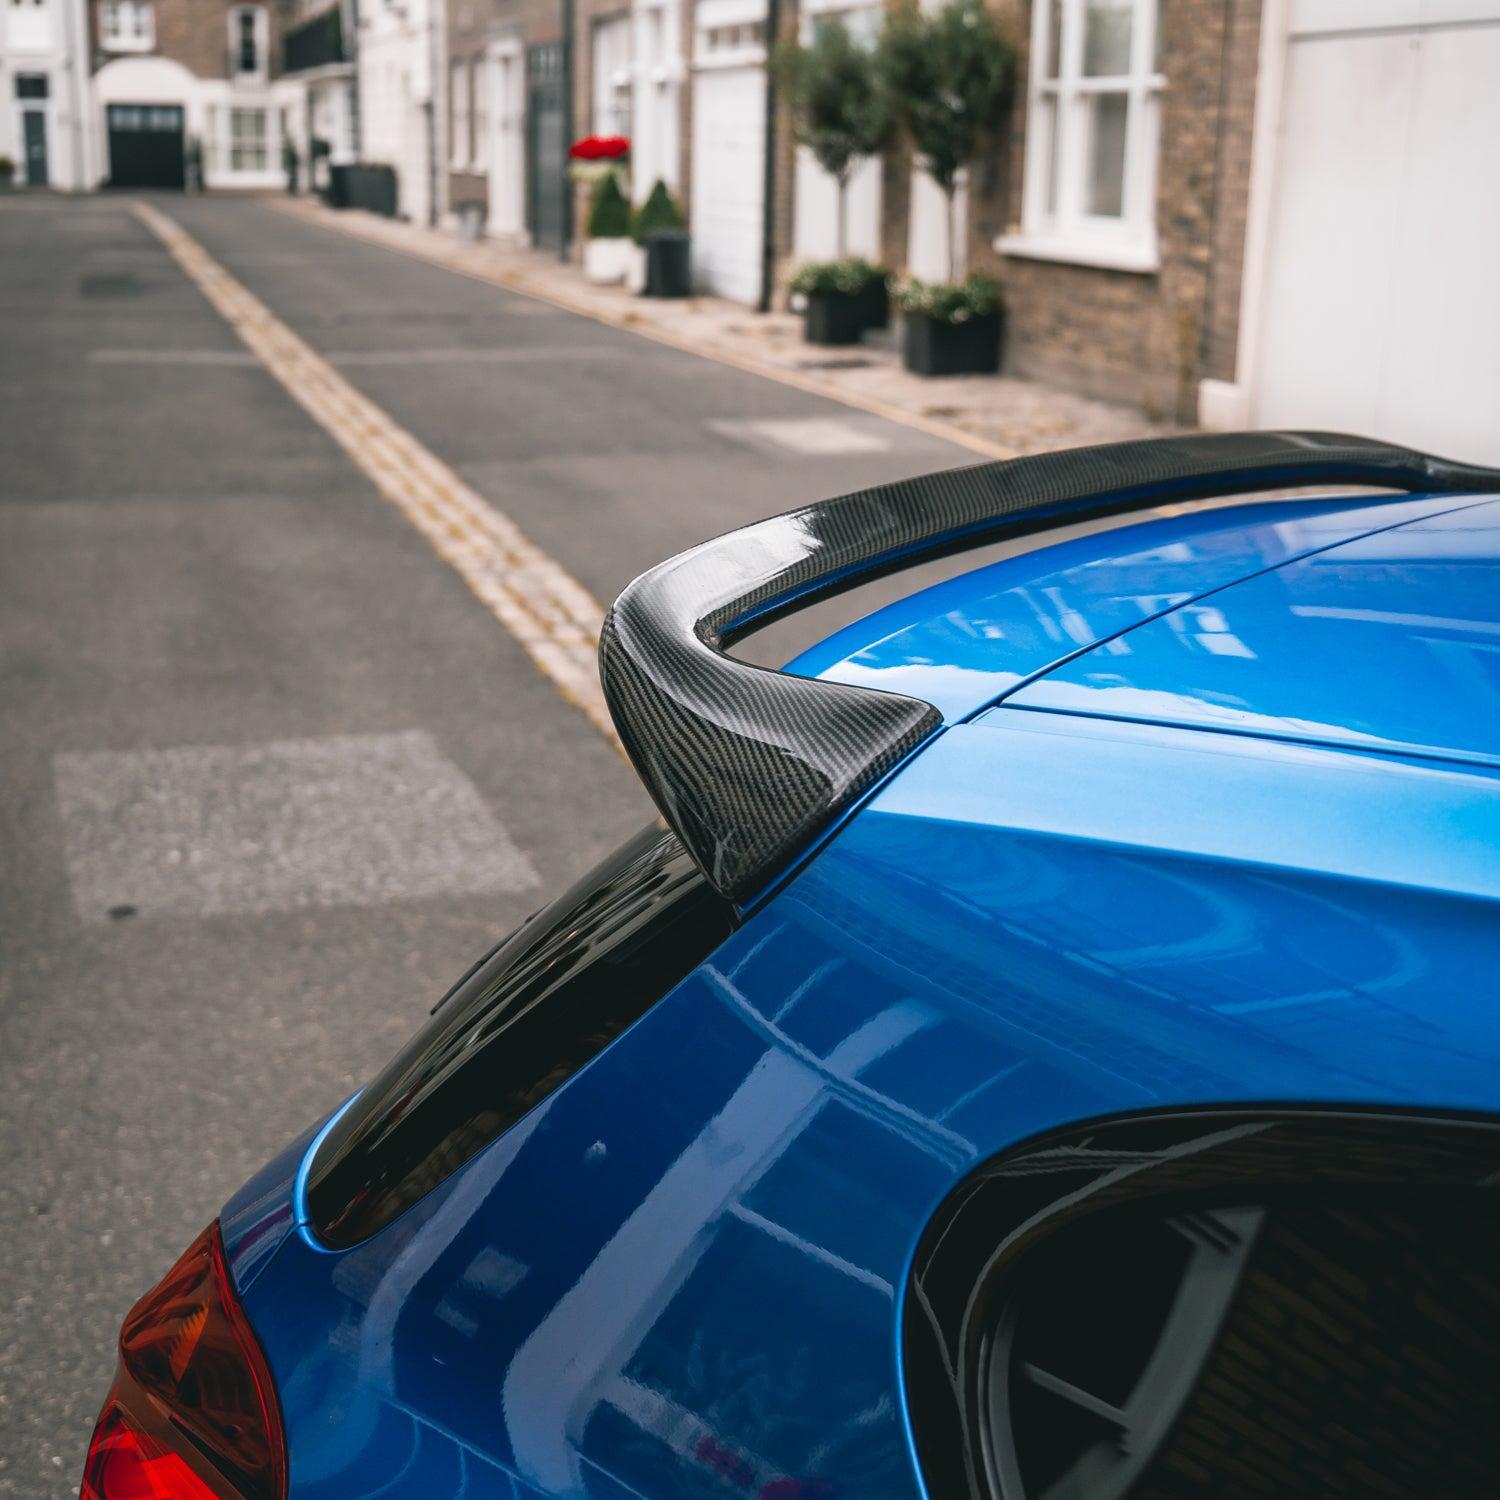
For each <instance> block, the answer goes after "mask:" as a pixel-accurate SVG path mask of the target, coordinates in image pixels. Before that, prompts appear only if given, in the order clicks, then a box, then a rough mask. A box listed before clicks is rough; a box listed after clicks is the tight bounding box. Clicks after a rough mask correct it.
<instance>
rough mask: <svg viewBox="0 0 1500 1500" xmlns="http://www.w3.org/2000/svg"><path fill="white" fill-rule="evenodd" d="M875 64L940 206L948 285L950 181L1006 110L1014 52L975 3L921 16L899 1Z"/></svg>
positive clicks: (951, 3)
mask: <svg viewBox="0 0 1500 1500" xmlns="http://www.w3.org/2000/svg"><path fill="white" fill-rule="evenodd" d="M878 57H879V65H880V71H881V75H882V77H883V78H884V79H885V86H886V90H887V92H888V95H889V97H890V100H891V106H892V108H893V109H894V111H895V114H896V118H897V119H898V120H899V121H900V122H901V124H902V126H904V127H905V129H906V132H907V134H908V135H909V136H910V137H911V143H912V145H913V146H914V147H915V148H916V153H917V158H918V161H919V162H920V163H921V166H922V170H923V171H925V172H926V173H927V175H928V176H929V177H931V178H932V180H933V181H934V182H935V183H937V185H938V187H939V188H941V189H942V192H943V197H944V198H945V199H946V200H947V203H948V213H947V220H948V280H949V281H950V282H951V281H953V280H954V279H955V277H956V276H957V274H958V273H957V264H958V232H957V223H956V219H957V212H956V209H955V203H956V199H957V192H958V176H959V173H960V172H962V171H963V169H964V168H965V167H967V166H968V165H969V163H970V162H971V161H973V160H974V157H975V156H976V155H977V154H978V152H979V146H980V141H981V139H982V137H983V135H984V133H985V132H986V131H989V130H993V129H994V128H995V126H996V125H997V124H998V123H999V119H1000V116H1001V115H1002V113H1003V112H1004V111H1005V109H1006V108H1007V107H1008V106H1009V104H1010V99H1011V93H1012V90H1013V88H1014V84H1015V71H1016V48H1015V44H1014V42H1013V41H1012V40H1011V38H1010V34H1009V32H1008V31H1007V30H1003V29H1002V28H1001V27H1000V25H999V24H997V22H996V20H995V18H994V17H993V16H992V15H991V14H990V13H989V11H987V10H986V9H985V8H984V6H983V5H982V4H981V3H980V0H948V3H947V4H946V5H944V6H943V7H942V9H941V10H937V11H925V10H922V9H920V8H919V7H918V5H917V4H916V0H901V4H900V6H899V7H898V8H897V9H896V10H895V11H894V12H893V13H892V15H891V17H890V19H889V20H888V21H887V22H886V25H885V30H884V31H883V32H882V33H881V38H880V49H879V54H878Z"/></svg>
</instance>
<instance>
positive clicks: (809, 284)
mask: <svg viewBox="0 0 1500 1500" xmlns="http://www.w3.org/2000/svg"><path fill="white" fill-rule="evenodd" d="M887 287H888V281H887V277H886V273H885V272H884V271H883V270H882V269H881V268H880V267H879V266H874V265H871V264H870V262H869V261H867V260H861V259H860V258H859V257H858V256H845V257H843V258H842V259H840V260H817V261H810V262H808V264H807V265H805V266H799V267H798V268H797V271H796V273H795V274H794V275H793V276H792V279H791V280H790V281H789V282H788V283H787V290H788V291H790V292H791V293H792V294H793V295H794V296H799V297H801V298H802V299H803V301H804V303H805V316H804V319H803V324H802V332H803V337H804V338H806V340H807V342H808V343H809V344H857V343H858V342H859V341H860V339H861V338H862V337H863V335H864V332H865V329H867V328H883V327H885V323H886V320H887V318H888V317H889V316H890V303H889V300H888V295H887ZM876 293H878V300H877V297H876V295H875V294H876Z"/></svg>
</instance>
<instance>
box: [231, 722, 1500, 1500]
mask: <svg viewBox="0 0 1500 1500" xmlns="http://www.w3.org/2000/svg"><path fill="white" fill-rule="evenodd" d="M1038 720H1051V721H1052V722H1051V723H1048V724H1038V723H1037V721H1038ZM1060 737H1066V748H1065V751H1064V749H1063V748H1062V745H1061V741H1060ZM1205 739H1207V740H1209V741H1212V742H1214V743H1212V744H1210V745H1208V746H1207V747H1205V746H1204V744H1203V741H1204V740H1205ZM1350 761H1351V757H1350V756H1349V755H1348V754H1347V753H1342V754H1340V753H1335V752H1331V751H1319V750H1315V749H1312V748H1308V747H1302V746H1291V745H1270V746H1268V745H1263V744H1258V743H1257V744H1254V745H1251V744H1248V743H1246V742H1242V741H1240V742H1236V741H1233V740H1232V739H1229V738H1227V737H1219V736H1203V735H1201V734H1193V733H1191V732H1188V731H1171V730H1152V729H1151V728H1150V727H1149V726H1147V727H1145V728H1142V727H1140V726H1131V725H1116V724H1108V723H1103V724H1101V723H1098V722H1093V723H1086V722H1082V721H1080V722H1073V721H1070V720H1068V719H1067V718H1066V717H1064V716H1053V715H1036V714H1026V713H1019V712H1016V711H1014V710H1007V709H1004V708H1001V709H998V710H994V711H993V712H992V713H991V714H989V715H987V716H986V718H985V719H984V720H983V721H981V722H980V723H977V724H975V725H973V726H969V727H960V728H956V729H953V730H950V731H949V733H947V734H946V735H944V736H943V738H942V739H941V740H940V741H938V742H937V743H935V744H934V745H933V747H932V748H931V749H930V750H929V751H928V752H927V753H926V754H924V755H923V756H921V757H919V758H918V759H917V760H916V761H914V762H913V764H912V765H911V766H910V767H909V768H908V769H907V771H906V772H905V773H904V774H903V776H902V777H900V778H898V779H897V780H896V781H894V782H893V783H891V784H890V786H889V787H887V788H886V789H885V790H884V791H883V792H882V793H881V794H880V795H879V796H878V797H877V798H876V799H875V800H874V802H872V803H871V804H870V806H869V807H868V808H866V809H865V810H864V811H863V812H862V813H861V814H860V815H859V816H857V817H856V818H855V819H854V820H853V821H852V822H851V823H850V824H849V825H848V826H847V827H846V828H845V829H844V830H843V832H842V833H841V834H840V836H839V837H838V838H837V839H836V840H834V841H833V843H831V844H830V845H829V846H828V848H827V849H826V850H825V851H824V853H823V854H822V855H821V856H820V858H819V859H818V860H817V861H816V862H815V863H813V864H812V865H811V866H809V867H808V868H807V869H806V870H805V871H804V872H803V874H802V875H801V876H800V877H799V878H798V879H796V880H795V881H793V882H792V883H791V884H790V885H789V886H788V887H787V888H786V889H785V890H784V891H783V892H782V893H781V894H780V895H779V896H777V897H776V898H774V900H773V901H772V902H771V904H770V905H769V906H768V907H767V909H766V910H764V911H763V912H762V913H760V915H759V916H758V917H757V918H756V920H755V921H754V922H753V923H750V924H748V925H747V926H746V927H744V928H743V929H741V930H740V931H738V932H737V933H735V934H734V935H733V936H731V937H730V938H729V939H728V940H727V941H726V942H725V943H724V944H723V945H722V946H721V947H720V948H719V949H718V950H717V951H716V952H715V953H714V954H713V955H712V956H711V957H710V958H709V959H708V960H707V961H706V962H705V963H703V964H701V965H700V966H699V968H698V969H697V970H696V971H695V972H694V973H693V974H691V975H690V976H689V977H688V978H687V979H686V980H684V981H683V982H682V983H681V984H679V985H678V986H677V988H676V989H675V990H674V991H673V993H672V994H671V995H670V996H669V997H668V998H667V999H666V1000H665V1001H663V1002H662V1004H660V1005H659V1006H657V1007H656V1008H655V1009H654V1010H652V1011H650V1012H649V1013H648V1014H647V1015H646V1016H645V1017H644V1018H643V1019H642V1020H641V1021H639V1022H638V1023H637V1024H636V1025H635V1026H634V1027H633V1028H632V1029H630V1030H629V1031H627V1032H626V1033H625V1034H624V1035H623V1036H621V1037H620V1038H619V1039H618V1040H617V1041H616V1042H615V1043H614V1045H613V1046H612V1047H611V1048H610V1049H609V1050H608V1052H606V1053H605V1054H604V1055H603V1056H602V1057H601V1058H599V1059H597V1060H596V1061H595V1062H594V1063H593V1064H591V1065H589V1066H588V1067H585V1068H584V1069H583V1070H582V1071H581V1072H579V1073H578V1074H577V1075H576V1076H574V1077H573V1078H572V1079H571V1080H570V1081H569V1082H568V1083H567V1084H566V1085H565V1086H564V1087H563V1088H561V1089H560V1090H559V1091H558V1092H557V1093H556V1094H554V1095H553V1096H552V1097H551V1098H549V1099H548V1100H547V1101H546V1102H545V1103H544V1104H543V1105H542V1106H541V1107H540V1108H539V1109H537V1110H534V1111H533V1112H532V1113H531V1114H530V1115H528V1116H527V1117H526V1118H525V1119H524V1120H523V1121H522V1122H521V1123H520V1124H519V1125H518V1126H517V1127H515V1128H514V1129H512V1130H511V1131H509V1132H508V1133H507V1134H505V1135H504V1136H502V1137H501V1138H500V1139H499V1140H498V1141H496V1142H495V1143H494V1144H493V1145H492V1146H490V1147H489V1148H488V1149H487V1150H485V1151H484V1152H482V1153H481V1154H480V1155H479V1156H478V1157H476V1158H475V1159H474V1160H473V1161H471V1162H470V1163H469V1164H468V1166H467V1167H465V1168H464V1169H463V1170H462V1171H460V1172H458V1173H457V1174H456V1175H455V1176H453V1177H452V1178H450V1179H449V1180H448V1181H447V1182H445V1183H444V1184H443V1185H442V1186H441V1187H439V1188H438V1189H437V1190H436V1191H435V1192H433V1193H432V1194H430V1195H429V1196H428V1197H427V1198H425V1199H423V1200H422V1201H421V1202H420V1203H418V1204H417V1205H416V1207H415V1208H413V1209H412V1210H410V1211H409V1212H408V1213H407V1214H406V1215H405V1216H403V1217H402V1218H400V1219H398V1220H397V1221H396V1222H395V1223H394V1224H392V1225H391V1226H390V1227H389V1228H388V1229H386V1230H384V1231H383V1232H381V1233H380V1234H378V1235H376V1236H375V1237H374V1238H373V1239H371V1240H368V1241H366V1242H365V1243H363V1244H361V1245H358V1246H356V1247H354V1248H353V1249H350V1250H348V1251H345V1252H343V1253H341V1254H336V1255H331V1254H328V1253H326V1252H321V1251H319V1250H317V1249H315V1248H313V1247H311V1246H310V1245H308V1244H307V1243H305V1242H304V1241H303V1240H302V1239H301V1238H298V1237H293V1238H292V1239H290V1240H289V1241H288V1242H287V1243H286V1244H285V1246H284V1247H283V1249H282V1250H281V1252H280V1254H279V1257H278V1261H277V1267H276V1269H277V1275H276V1277H275V1281H276V1288H275V1295H274V1296H272V1295H270V1294H269V1293H265V1294H264V1295H262V1293H263V1291H264V1288H265V1285H266V1283H265V1280H264V1279H262V1280H261V1281H259V1282H257V1283H256V1284H254V1285H253V1286H252V1287H251V1289H250V1293H249V1296H248V1305H249V1307H250V1310H251V1313H252V1315H253V1317H254V1319H255V1321H256V1325H257V1328H258V1329H259V1330H260V1332H261V1334H262V1338H263V1340H264V1342H265V1346H266V1349H267V1353H268V1356H269V1358H270V1360H271V1362H272V1365H273V1369H274V1370H275V1372H276V1375H277V1379H278V1382H279V1384H280V1387H281V1391H282V1399H283V1405H284V1408H285V1410H286V1413H287V1418H288V1425H289V1427H290V1428H291V1429H292V1430H294V1431H296V1432H297V1434H298V1441H297V1443H296V1444H295V1445H294V1447H293V1451H292V1478H293V1491H292V1493H293V1496H294V1497H295V1500H325V1497H327V1500H332V1497H334V1496H339V1497H347V1500H358V1497H364V1496H374V1495H377V1494H378V1495H381V1496H412V1497H415V1496H418V1495H422V1496H429V1497H433V1496H436V1497H444V1496H450V1495H452V1496H457V1495H464V1496H485V1497H488V1496H492V1495H493V1496H510V1495H514V1496H533V1495H537V1496H562V1495H586V1496H590V1497H616V1496H625V1495H635V1496H650V1497H651V1500H667V1497H683V1500H689V1497H692V1500H699V1497H702V1500H711V1497H724V1496H731V1495H753V1496H759V1497H761V1500H767V1497H769V1500H791V1497H804V1500H810V1497H814V1496H816V1497H818V1500H834V1497H848V1500H854V1497H861V1500H866V1497H873V1500H881V1497H904V1500H906V1497H915V1496H917V1495H918V1494H919V1493H920V1491H919V1487H918V1479H917V1477H916V1471H915V1467H914V1464H913V1460H912V1455H911V1452H910V1449H909V1447H908V1444H907V1441H906V1436H905V1432H904V1429H903V1425H902V1409H901V1401H902V1396H901V1390H900V1386H899V1382H898V1379H897V1373H896V1372H897V1365H896V1350H895V1339H894V1329H895V1328H896V1326H897V1307H898V1298H899V1295H900V1288H901V1287H902V1286H903V1284H904V1279H905V1276H906V1273H907V1268H908V1265H909V1261H910V1256H911V1254H912V1249H913V1246H914V1244H915V1242H916V1239H917V1237H918V1236H919V1234H920V1232H921V1230H922V1228H923V1226H924V1225H925V1223H926V1222H927V1220H928V1218H929V1216H930V1215H931V1213H932V1212H933V1210H934V1208H935V1207H936V1205H937V1204H938V1203H939V1202H940V1201H941V1200H942V1198H943V1196H944V1195H945V1193H946V1192H947V1191H948V1189H949V1188H950V1187H951V1185H952V1183H953V1182H954V1181H956V1180H957V1179H958V1178H959V1177H961V1176H962V1175H963V1174H964V1173H965V1172H966V1171H967V1170H968V1169H969V1167H970V1166H971V1165H972V1164H973V1163H975V1162H976V1161H978V1160H980V1159H983V1158H985V1157H987V1156H989V1155H991V1154H993V1153H994V1152H996V1151H998V1150H1001V1149H1003V1148H1005V1147H1006V1146H1008V1145H1010V1144H1012V1143H1014V1142H1016V1141H1018V1140H1021V1139H1024V1138H1025V1137H1027V1136H1029V1135H1032V1134H1036V1133H1039V1132H1042V1131H1045V1130H1048V1129H1052V1128H1055V1127H1057V1126H1059V1125H1061V1124H1065V1123H1069V1122H1073V1121H1077V1120H1080V1119H1087V1118H1089V1117H1091V1116H1096V1115H1105V1114H1110V1113H1115V1112H1119V1111H1123V1110H1132V1109H1137V1108H1141V1107H1146V1106H1152V1105H1164V1104H1172V1105H1176V1104H1203V1103H1236V1102H1237V1103H1244V1102H1249V1101H1264V1100H1268V1099H1279V1100H1289V1101H1295V1100H1297V1099H1302V1098H1315V1099H1317V1100H1319V1101H1329V1100H1337V1099H1343V1100H1349V1101H1355V1102H1359V1101H1365V1100H1372V1099H1373V1100H1379V1101H1380V1102H1383V1103H1394V1102H1401V1101H1406V1102H1409V1103H1412V1104H1417V1105H1421V1106H1424V1107H1451V1108H1458V1109H1461V1108H1464V1107H1470V1106H1482V1105H1483V1104H1484V1102H1485V1101H1486V1100H1487V1099H1488V1098H1490V1097H1491V1094H1492V1089H1493V1078H1494V1076H1495V1069H1496V1066H1497V1064H1500V1005H1497V1004H1496V1001H1497V999H1500V997H1497V995H1496V993H1495V991H1496V985H1497V980H1496V977H1495V976H1496V975H1497V974H1500V923H1496V921H1495V920H1494V915H1495V903H1496V901H1497V900H1500V870H1497V868H1496V865H1495V861H1494V859H1493V856H1492V854H1491V853H1490V851H1491V850H1493V848H1494V847H1496V844H1497V840H1500V826H1497V825H1500V799H1497V798H1496V797H1495V796H1494V795H1493V790H1494V785H1495V783H1494V779H1493V776H1492V775H1491V774H1490V773H1488V772H1486V771H1484V770H1480V769H1475V770H1472V771H1470V770H1465V769H1462V768H1458V767H1448V768H1440V767H1430V766H1423V765H1418V764H1414V763H1410V762H1400V761H1391V760H1376V759H1373V758H1372V759H1371V760H1369V761H1368V763H1362V762H1361V761H1360V759H1359V758H1358V757H1355V758H1354V766H1353V769H1351V767H1350ZM1362 765H1363V769H1362V768H1361V767H1362ZM1143 766H1150V767H1152V768H1153V769H1152V770H1151V772H1150V775H1149V777H1147V776H1146V775H1145V774H1144V773H1143V771H1142V767H1143ZM955 789H961V791H960V790H955ZM1132 789H1133V792H1134V794H1133V795H1130V794H1129V793H1130V792H1131V791H1132ZM1226 789H1232V791H1227V790H1226ZM1216 806H1217V807H1219V808H1220V809H1221V810H1222V811H1221V816H1219V817H1217V818H1215V817H1214V816H1213V815H1212V809H1213V808H1214V807H1216ZM1206 809H1207V811H1206ZM1273 811H1275V812H1276V813H1279V815H1275V816H1273V815H1272V814H1273ZM1085 827H1086V828H1087V829H1088V830H1089V837H1088V838H1084V837H1081V836H1079V834H1078V831H1077V830H1078V829H1080V828H1085ZM1436 829H1440V830H1441V834H1440V835H1439V833H1437V832H1435V830H1436ZM1231 855H1232V856H1233V857H1230V856H1231ZM1240 861H1244V862H1240ZM437 1414H441V1419H440V1421H439V1417H438V1415H437Z"/></svg>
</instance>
